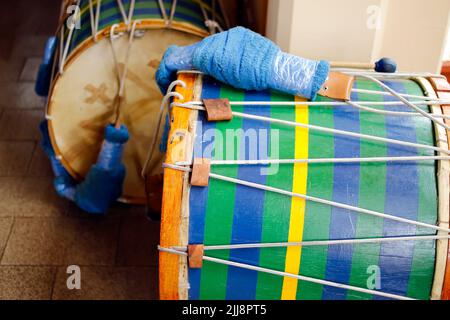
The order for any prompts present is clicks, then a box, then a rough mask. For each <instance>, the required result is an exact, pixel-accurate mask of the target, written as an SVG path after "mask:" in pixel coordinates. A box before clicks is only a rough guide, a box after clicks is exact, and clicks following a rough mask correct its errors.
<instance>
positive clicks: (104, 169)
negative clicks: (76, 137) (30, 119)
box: [40, 121, 129, 215]
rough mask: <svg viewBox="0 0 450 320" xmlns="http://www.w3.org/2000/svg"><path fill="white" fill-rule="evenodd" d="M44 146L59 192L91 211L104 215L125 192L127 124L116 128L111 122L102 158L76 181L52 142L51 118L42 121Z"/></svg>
mask: <svg viewBox="0 0 450 320" xmlns="http://www.w3.org/2000/svg"><path fill="white" fill-rule="evenodd" d="M40 129H41V133H42V147H43V149H44V151H45V153H46V154H47V156H48V157H49V159H50V161H51V165H52V169H53V172H54V173H55V180H54V182H53V184H54V187H55V190H56V192H57V193H58V195H59V196H60V197H62V198H65V199H68V200H70V201H73V202H75V203H76V205H77V206H78V207H79V208H80V209H82V210H84V211H86V212H88V213H91V214H97V215H100V214H101V215H103V214H105V213H106V212H107V210H108V208H109V207H110V206H111V205H112V203H114V202H115V201H116V200H117V199H118V198H119V197H120V196H121V194H122V187H123V182H124V179H125V173H126V172H125V166H124V165H123V164H122V154H123V148H124V144H125V143H126V142H127V141H128V138H129V133H128V130H127V128H126V127H125V126H121V127H120V128H115V127H114V126H112V125H109V126H107V127H106V129H105V141H104V143H103V146H102V150H101V152H100V154H99V158H98V161H97V163H96V164H95V165H93V166H92V168H91V169H90V170H89V173H88V175H87V176H86V179H85V180H84V181H83V182H80V183H78V182H77V181H75V180H74V179H73V178H72V177H71V176H70V174H69V173H68V172H67V171H66V169H65V168H64V167H63V166H62V164H61V162H60V161H59V160H58V159H57V157H56V154H55V152H54V150H53V148H52V145H51V142H50V136H49V134H48V125H47V121H44V122H42V123H41V125H40Z"/></svg>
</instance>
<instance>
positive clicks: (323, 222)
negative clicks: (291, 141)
mask: <svg viewBox="0 0 450 320" xmlns="http://www.w3.org/2000/svg"><path fill="white" fill-rule="evenodd" d="M318 101H330V100H327V99H325V98H322V97H319V98H318ZM309 123H310V124H314V125H318V126H323V127H327V128H333V127H334V118H333V108H330V107H316V106H314V107H309ZM333 157H334V136H333V135H331V134H328V133H319V132H316V131H310V133H309V158H311V159H313V158H333ZM307 194H308V195H311V196H314V197H319V198H323V199H332V196H333V165H332V164H312V165H309V166H308V185H307ZM330 219H331V207H330V206H327V205H323V204H319V203H315V202H310V201H307V202H306V214H305V221H304V231H303V239H304V240H305V241H308V240H325V239H328V238H329V226H330ZM327 252H328V248H327V247H326V246H323V247H304V248H303V249H302V257H301V263H300V274H301V275H304V276H309V277H314V278H318V279H324V278H325V268H326V263H327ZM322 291H323V286H322V285H319V284H314V283H310V282H304V281H299V284H298V288H297V299H304V300H312V299H313V300H320V299H321V298H322Z"/></svg>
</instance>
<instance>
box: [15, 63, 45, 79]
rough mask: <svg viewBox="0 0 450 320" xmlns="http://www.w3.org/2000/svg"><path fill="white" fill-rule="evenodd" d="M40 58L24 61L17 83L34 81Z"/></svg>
mask: <svg viewBox="0 0 450 320" xmlns="http://www.w3.org/2000/svg"><path fill="white" fill-rule="evenodd" d="M41 61H42V58H41V57H29V58H27V59H26V60H25V65H24V66H23V68H22V71H21V72H20V76H19V81H33V82H34V81H36V78H37V73H38V70H39V66H40V65H41Z"/></svg>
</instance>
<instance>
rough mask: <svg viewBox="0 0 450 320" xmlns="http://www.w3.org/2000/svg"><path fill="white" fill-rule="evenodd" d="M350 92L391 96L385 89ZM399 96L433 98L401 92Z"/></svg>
mask: <svg viewBox="0 0 450 320" xmlns="http://www.w3.org/2000/svg"><path fill="white" fill-rule="evenodd" d="M352 92H355V93H363V94H370V95H378V96H391V94H390V93H389V92H386V91H376V90H366V89H352ZM400 96H402V97H404V98H411V99H418V100H434V99H433V98H431V97H427V96H417V95H413V94H403V93H401V94H400Z"/></svg>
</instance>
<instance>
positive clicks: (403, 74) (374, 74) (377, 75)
mask: <svg viewBox="0 0 450 320" xmlns="http://www.w3.org/2000/svg"><path fill="white" fill-rule="evenodd" d="M332 70H333V71H341V72H342V73H345V74H347V75H350V76H356V77H358V76H361V77H363V76H371V77H374V78H377V79H396V78H397V79H399V78H400V79H405V78H406V79H408V78H417V77H423V78H441V79H445V77H444V76H443V75H442V74H435V73H429V72H416V73H414V72H396V73H384V72H376V71H352V70H349V69H345V68H332Z"/></svg>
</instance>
